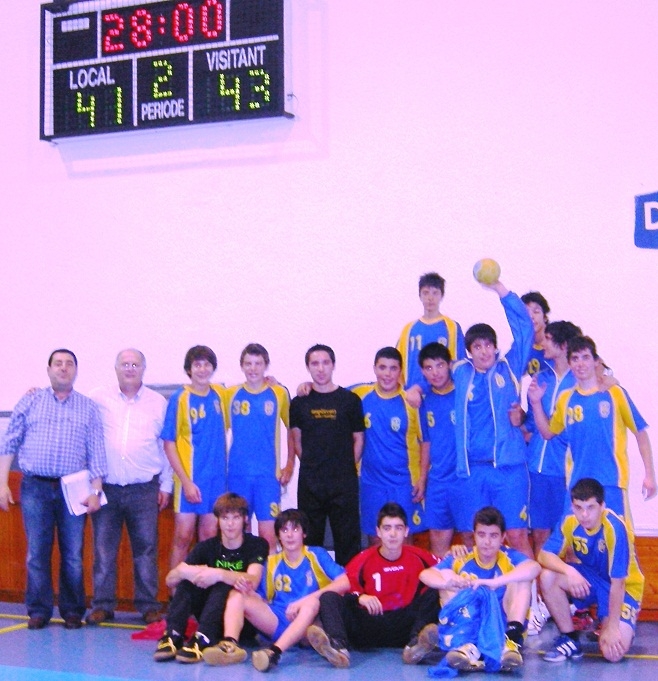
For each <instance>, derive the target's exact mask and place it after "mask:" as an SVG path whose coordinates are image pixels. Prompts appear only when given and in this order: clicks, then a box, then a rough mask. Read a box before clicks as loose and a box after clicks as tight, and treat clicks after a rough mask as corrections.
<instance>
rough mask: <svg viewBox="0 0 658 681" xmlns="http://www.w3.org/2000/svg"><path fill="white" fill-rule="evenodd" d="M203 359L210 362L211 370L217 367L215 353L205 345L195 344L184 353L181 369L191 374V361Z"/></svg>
mask: <svg viewBox="0 0 658 681" xmlns="http://www.w3.org/2000/svg"><path fill="white" fill-rule="evenodd" d="M199 359H205V360H206V361H208V362H210V363H211V364H212V368H213V371H214V370H215V369H217V355H216V354H215V353H214V352H213V351H212V350H211V349H210V348H209V347H208V346H207V345H195V346H194V347H193V348H190V349H189V350H188V351H187V352H186V353H185V361H184V362H183V369H185V373H186V374H187V375H188V376H190V377H191V376H192V363H193V362H196V361H197V360H199Z"/></svg>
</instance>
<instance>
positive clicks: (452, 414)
mask: <svg viewBox="0 0 658 681" xmlns="http://www.w3.org/2000/svg"><path fill="white" fill-rule="evenodd" d="M450 423H452V425H453V426H456V425H457V414H455V410H454V409H453V410H452V411H451V412H450Z"/></svg>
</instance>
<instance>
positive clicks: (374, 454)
mask: <svg viewBox="0 0 658 681" xmlns="http://www.w3.org/2000/svg"><path fill="white" fill-rule="evenodd" d="M350 390H351V391H352V392H353V393H355V394H356V395H358V396H359V397H360V398H361V402H362V403H363V413H364V418H365V423H366V430H365V444H364V447H363V456H362V458H361V480H362V481H363V482H365V483H370V484H375V485H377V484H379V485H399V484H401V483H402V481H403V480H404V479H405V478H406V479H409V478H410V479H411V482H412V483H415V482H416V480H418V476H419V474H420V442H422V437H423V436H422V433H421V428H420V416H419V414H418V410H417V409H414V408H413V407H410V406H409V405H408V404H407V402H406V401H405V399H404V395H403V393H402V390H398V391H397V392H396V393H394V394H393V395H388V396H384V395H381V394H380V393H379V391H378V390H377V384H376V383H367V384H362V385H356V386H352V387H351V388H350Z"/></svg>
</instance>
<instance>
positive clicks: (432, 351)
mask: <svg viewBox="0 0 658 681" xmlns="http://www.w3.org/2000/svg"><path fill="white" fill-rule="evenodd" d="M426 359H442V360H444V361H446V362H448V364H450V362H452V355H451V354H450V350H448V348H447V347H446V346H445V345H443V344H442V343H437V342H436V341H432V342H431V343H428V344H427V345H424V346H423V347H422V348H421V349H420V352H419V353H418V364H420V366H421V367H422V366H423V362H424V361H425V360H426Z"/></svg>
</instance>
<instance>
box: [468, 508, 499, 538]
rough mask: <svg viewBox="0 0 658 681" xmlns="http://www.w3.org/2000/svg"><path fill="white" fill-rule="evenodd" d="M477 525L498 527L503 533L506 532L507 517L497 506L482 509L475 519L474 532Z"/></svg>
mask: <svg viewBox="0 0 658 681" xmlns="http://www.w3.org/2000/svg"><path fill="white" fill-rule="evenodd" d="M477 525H487V526H491V525H496V526H497V527H498V528H499V529H500V531H501V532H503V533H504V532H505V529H506V528H507V525H505V517H504V516H503V514H502V513H501V512H500V511H499V510H498V509H497V508H496V507H495V506H485V507H484V508H481V509H480V510H479V511H478V512H477V513H476V514H475V516H474V517H473V531H474V532H475V527H476V526H477Z"/></svg>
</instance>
